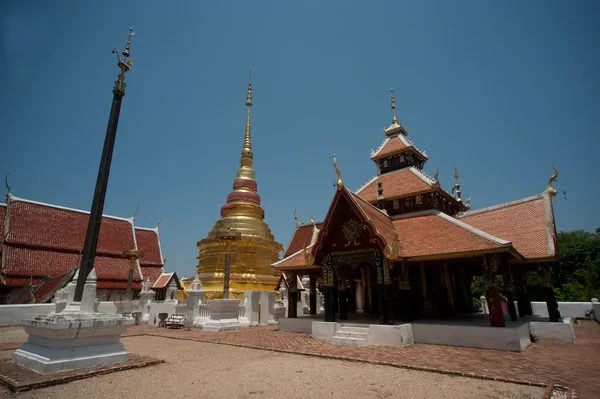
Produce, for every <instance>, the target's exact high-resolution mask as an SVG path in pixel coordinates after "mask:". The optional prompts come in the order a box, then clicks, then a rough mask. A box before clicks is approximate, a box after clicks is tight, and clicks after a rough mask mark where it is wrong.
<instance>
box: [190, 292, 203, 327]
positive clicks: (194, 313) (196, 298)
mask: <svg viewBox="0 0 600 399" xmlns="http://www.w3.org/2000/svg"><path fill="white" fill-rule="evenodd" d="M187 294H188V302H187V310H186V318H187V320H189V321H190V322H191V323H193V322H194V320H196V318H197V317H198V316H199V315H200V314H199V311H198V309H199V307H200V301H201V300H202V299H204V290H188V291H187Z"/></svg>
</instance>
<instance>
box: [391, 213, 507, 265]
mask: <svg viewBox="0 0 600 399" xmlns="http://www.w3.org/2000/svg"><path fill="white" fill-rule="evenodd" d="M393 225H394V227H395V228H396V231H398V234H399V251H398V252H399V255H400V256H402V257H416V256H432V255H444V254H456V253H462V252H471V251H481V250H489V249H495V248H499V247H500V245H499V244H497V243H495V242H493V241H490V240H488V239H485V238H483V237H481V236H479V235H477V234H475V233H473V232H471V231H469V230H467V229H466V228H464V227H461V226H458V225H456V224H455V223H452V222H450V221H448V220H446V219H445V218H443V217H441V216H439V214H437V213H436V214H426V215H420V216H415V217H408V218H402V219H396V220H394V221H393Z"/></svg>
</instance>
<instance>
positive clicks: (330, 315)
mask: <svg viewBox="0 0 600 399" xmlns="http://www.w3.org/2000/svg"><path fill="white" fill-rule="evenodd" d="M333 285H334V275H333V263H332V259H331V255H330V254H327V255H326V256H325V259H324V260H323V291H324V300H325V303H324V307H325V312H324V313H325V321H329V322H333V321H335V303H334V300H335V298H334V292H333V290H334V286H333Z"/></svg>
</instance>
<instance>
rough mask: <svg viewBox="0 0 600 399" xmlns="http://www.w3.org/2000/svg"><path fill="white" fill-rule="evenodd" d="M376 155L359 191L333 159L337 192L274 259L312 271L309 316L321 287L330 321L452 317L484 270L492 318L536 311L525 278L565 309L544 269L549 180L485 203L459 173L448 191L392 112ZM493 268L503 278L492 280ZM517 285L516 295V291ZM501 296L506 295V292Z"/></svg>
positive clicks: (552, 253) (551, 233)
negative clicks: (524, 194) (467, 190)
mask: <svg viewBox="0 0 600 399" xmlns="http://www.w3.org/2000/svg"><path fill="white" fill-rule="evenodd" d="M395 108H396V104H395V99H394V94H393V91H392V113H393V118H392V123H391V125H390V126H389V127H388V128H386V129H384V135H385V137H384V140H383V143H382V144H381V145H380V146H379V148H378V149H377V151H372V152H371V159H372V160H373V162H374V163H375V165H376V167H377V174H376V176H374V177H373V178H372V179H371V180H369V181H368V182H367V183H366V184H365V185H363V186H362V187H361V188H359V189H358V190H357V191H356V192H352V191H350V190H349V189H348V188H347V187H346V186H345V185H344V183H343V180H342V174H341V172H340V169H339V168H338V165H337V162H336V159H335V156H334V160H333V166H334V169H335V172H336V174H337V177H338V180H337V190H336V193H335V195H334V197H333V200H332V202H331V205H330V207H329V210H328V212H327V215H326V217H325V220H324V221H323V222H321V223H314V222H313V223H311V224H310V225H302V224H299V223H297V226H296V229H295V232H294V234H293V237H292V239H291V242H290V244H289V246H288V248H287V250H286V252H285V256H284V259H282V260H281V261H278V262H274V263H273V267H274V269H276V270H279V271H282V272H284V273H285V274H286V275H287V279H288V280H290V281H293V280H294V279H295V276H296V275H298V274H300V275H308V276H310V280H311V284H310V290H311V302H312V303H311V306H310V308H311V313H313V314H314V313H315V310H316V306H314V301H315V299H314V298H316V295H315V294H316V287H317V286H318V287H319V289H321V290H322V292H323V294H324V316H323V318H324V321H328V322H332V321H337V320H348V319H349V314H350V319H352V317H358V316H352V314H356V313H358V314H362V315H361V317H363V318H366V319H374V320H377V322H376V324H377V323H378V324H394V322H395V321H413V320H417V319H442V318H444V319H445V318H455V317H457V316H459V315H460V314H469V313H472V312H476V311H477V310H476V309H474V305H473V298H472V294H471V283H472V282H473V278H474V277H475V276H483V277H484V280H485V284H486V292H487V294H486V296H487V302H488V305H489V313H490V324H491V325H492V326H498V327H504V326H505V318H504V315H503V312H502V306H501V301H503V300H506V298H507V299H508V301H507V303H508V305H507V306H508V312H509V314H510V318H511V320H517V317H518V316H517V309H516V308H515V306H514V300H518V313H519V316H525V315H531V314H532V309H531V303H530V302H529V298H528V294H527V275H528V273H529V272H532V271H537V272H538V273H540V274H541V275H542V278H543V281H544V287H545V288H544V293H545V295H546V301H547V304H548V308H549V314H550V319H551V320H552V321H557V320H558V319H559V318H560V314H559V313H558V310H557V305H556V300H555V298H554V293H553V291H552V288H551V283H550V279H549V272H548V268H549V267H552V266H556V265H557V264H558V252H557V242H556V227H555V223H554V212H553V209H552V197H553V196H554V195H555V194H556V190H555V189H554V188H553V187H552V182H553V181H555V180H556V176H557V173H558V172H557V171H556V169H555V173H554V175H553V176H552V177H551V178H550V181H549V182H548V185H547V188H546V190H545V191H543V192H542V193H540V194H536V195H534V196H531V197H528V198H524V199H520V200H516V201H513V202H509V203H505V204H500V205H496V206H492V207H489V208H485V209H479V210H470V206H469V202H470V201H469V200H467V201H463V199H462V194H461V188H460V182H459V174H458V170H457V169H456V168H455V173H454V177H455V179H456V181H455V183H454V185H453V187H452V190H451V191H450V192H449V191H446V190H444V189H443V188H442V187H441V185H440V183H439V181H438V173H437V172H436V173H435V175H434V176H433V177H431V176H429V175H427V174H426V173H424V172H423V167H424V166H425V164H426V162H427V161H428V157H427V155H426V154H425V152H424V151H421V150H419V149H418V148H417V147H416V146H415V145H414V144H413V141H412V140H411V139H410V138H409V136H408V131H407V129H406V128H405V127H403V126H402V124H401V123H400V122H399V121H398V119H397V117H396V114H395ZM496 275H501V276H502V277H503V278H502V279H501V280H502V281H503V283H502V286H496V284H497V283H496V281H497V280H496V279H495V277H496ZM514 291H516V292H514ZM503 297H504V298H503ZM288 298H289V301H290V304H289V306H288V309H289V310H288V316H289V317H292V318H293V317H296V315H295V309H296V306H295V303H296V301H297V300H298V298H297V290H296V289H295V288H294V287H293V286H290V292H289V296H288Z"/></svg>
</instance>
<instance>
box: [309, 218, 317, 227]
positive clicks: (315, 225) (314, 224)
mask: <svg viewBox="0 0 600 399" xmlns="http://www.w3.org/2000/svg"><path fill="white" fill-rule="evenodd" d="M310 222H311V223H312V225H313V227H314V228H315V229H316V228H317V224H316V223H315V221H314V220H313V218H312V215H310Z"/></svg>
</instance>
